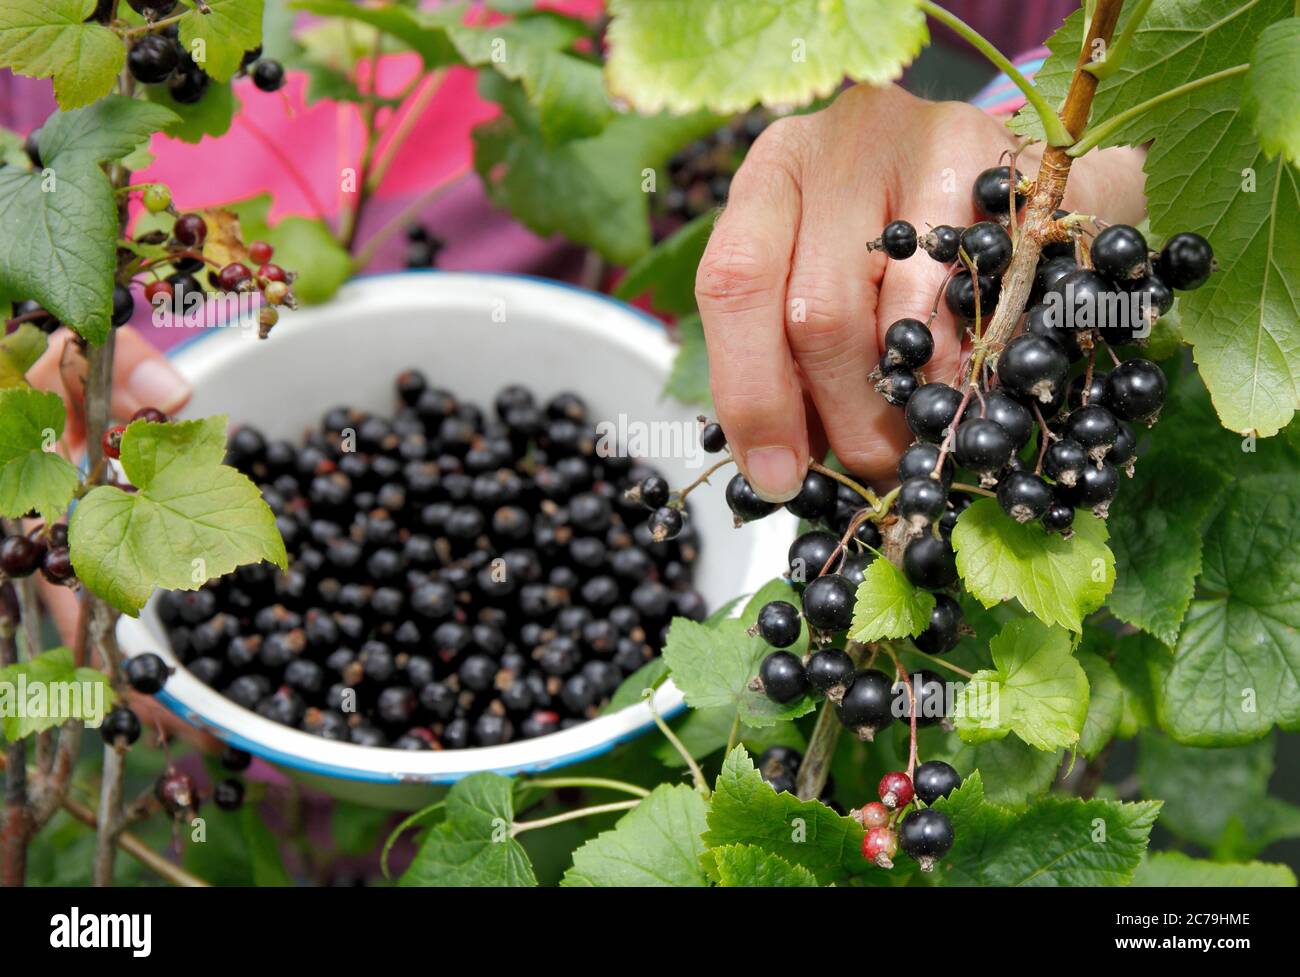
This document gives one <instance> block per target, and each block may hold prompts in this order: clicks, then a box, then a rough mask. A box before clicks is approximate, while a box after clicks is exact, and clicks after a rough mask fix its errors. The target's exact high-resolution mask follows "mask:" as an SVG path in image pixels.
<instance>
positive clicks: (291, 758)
mask: <svg viewBox="0 0 1300 977" xmlns="http://www.w3.org/2000/svg"><path fill="white" fill-rule="evenodd" d="M441 274H466V275H482V276H488V277H492V278H506V279H520V280H523V281H528V282H534V283H536V284H539V285H547V286H550V287H552V288H557V289H561V290H563V291H568V292H578V293H580V294H581V295H584V296H587V297H588V298H595V299H600V300H601V301H603V302H607V303H609V304H610V305H614V306H616V307H618V309H619V310H620V311H622V312H631V313H633V314H634V315H636V316H637V318H639V319H641V320H642V321H644V322H646V323H649V324H651V325H653V326H655V327H656V328H657V329H659V330H660V331H666V327H665V325H664V323H663V321H662V320H660V319H657V318H655V317H654V316H652V315H650V314H649V313H648V312H646V311H645V310H643V309H638V308H636V307H635V306H633V305H631V304H629V303H627V302H624V301H622V300H621V299H616V298H614V297H612V296H609V295H605V294H603V293H601V292H593V291H591V290H590V289H586V288H582V287H581V286H579V285H571V284H569V283H568V282H561V281H556V280H555V279H552V278H543V277H541V276H539V275H523V274H515V273H509V274H503V273H498V272H474V271H470V272H443V271H442V270H440V269H437V268H429V269H411V270H407V271H379V272H371V273H369V274H362V275H354V276H352V277H351V278H349V279H348V281H347V282H345V283H344V287H346V286H347V285H348V284H350V283H351V282H354V281H360V280H368V279H373V278H399V277H408V276H414V275H441ZM218 334H219V330H216V329H210V330H204V331H202V332H200V333H198V334H197V335H195V336H191V337H189V338H188V339H184V340H182V341H181V342H179V343H177V344H176V345H175V346H171V347H169V348H168V349H167V350H166V351H165V355H166V356H167V357H168V359H170V358H172V357H173V356H174V355H175V354H177V353H179V352H181V351H182V350H186V349H189V348H191V347H193V346H195V345H196V344H198V343H201V342H202V341H203V340H205V339H207V338H209V337H210V336H214V335H218ZM154 698H155V699H157V700H158V701H159V702H160V703H162V705H163V706H165V707H166V708H167V710H168V711H170V712H171V713H172V714H173V715H175V716H179V717H180V718H181V719H183V720H184V721H185V722H186V723H188V724H189V725H190V726H193V727H194V728H195V729H197V730H200V731H202V732H207V733H211V734H212V735H213V736H215V737H217V738H218V739H220V740H222V741H223V742H225V743H228V744H230V745H231V746H234V747H235V748H237V749H240V750H243V751H245V752H246V753H251V754H253V755H254V756H257V757H259V758H261V759H263V760H266V761H267V762H268V763H273V764H275V765H276V766H280V767H288V768H290V769H292V770H300V771H302V772H303V773H309V774H315V775H318V776H323V777H332V778H335V779H339V780H351V781H355V782H365V783H380V784H393V785H401V784H413V785H419V784H450V783H455V782H456V781H458V780H461V779H463V778H465V777H468V776H471V775H472V774H473V773H475V772H479V773H482V772H487V773H496V774H500V775H502V776H511V775H513V774H519V773H540V772H542V771H546V770H554V769H557V768H559V767H568V766H572V765H573V764H575V763H581V762H582V761H584V760H591V759H594V758H595V757H598V756H603V755H604V754H606V753H608V752H609V751H610V750H612V749H614V747H616V746H618V745H619V744H621V743H625V742H627V741H628V740H631V739H635V738H636V737H638V736H642V735H644V734H645V733H647V732H649V730H650V728H651V727H652V726H654V725H655V722H654V718H653V717H651V718H648V719H647V720H646V721H645V722H643V723H641V724H640V725H638V726H636V727H635V728H633V729H630V730H627V731H625V732H623V733H620V734H619V735H617V736H614V737H612V738H610V739H607V740H603V741H602V742H600V743H598V744H597V745H595V746H591V747H587V748H586V749H582V750H578V751H576V752H574V753H567V754H564V755H563V756H559V757H554V758H552V759H550V760H546V761H541V762H538V763H529V764H519V765H510V766H504V767H491V768H485V769H484V770H483V771H467V772H460V773H448V774H429V775H418V774H402V773H392V774H384V773H377V772H375V771H371V770H358V769H356V768H355V767H348V766H342V765H338V764H326V763H317V762H315V761H312V760H304V759H303V758H302V757H300V756H298V755H296V754H293V753H286V752H284V751H282V750H278V749H276V748H275V747H271V746H267V745H266V744H264V743H258V742H257V741H255V740H251V739H249V738H248V737H247V736H244V735H243V734H242V733H236V732H234V731H233V730H230V729H227V728H226V727H225V726H223V725H221V724H220V723H216V722H213V721H212V720H210V719H208V718H207V717H206V716H204V715H202V714H200V713H199V712H198V711H197V710H195V709H193V708H191V707H190V706H187V705H185V704H184V703H182V702H181V701H180V700H178V699H176V698H175V697H174V696H172V695H171V694H170V693H168V692H167V691H165V690H164V691H161V692H159V693H158V694H157V695H155V696H154ZM629 708H631V707H629ZM685 709H686V704H685V703H681V704H679V705H677V706H674V707H673V708H671V709H668V710H665V712H664V716H663V718H665V719H672V718H674V717H676V716H678V715H680V714H681V713H682V711H683V710H685Z"/></svg>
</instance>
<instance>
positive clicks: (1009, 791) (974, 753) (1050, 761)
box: [898, 727, 1062, 810]
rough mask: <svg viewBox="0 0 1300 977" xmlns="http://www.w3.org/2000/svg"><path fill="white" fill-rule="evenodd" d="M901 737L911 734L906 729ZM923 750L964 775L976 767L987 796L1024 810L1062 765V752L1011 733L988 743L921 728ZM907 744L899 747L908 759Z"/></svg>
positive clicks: (1049, 782)
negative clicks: (971, 741) (1031, 742)
mask: <svg viewBox="0 0 1300 977" xmlns="http://www.w3.org/2000/svg"><path fill="white" fill-rule="evenodd" d="M898 735H899V737H900V739H901V738H903V737H904V736H905V735H907V734H906V733H905V732H904V730H903V728H900V731H899V734H898ZM917 738H918V743H919V744H920V752H921V755H922V756H923V757H925V758H926V759H927V760H943V761H945V762H947V763H950V764H951V765H952V766H953V767H954V768H955V769H956V770H957V772H958V773H960V774H961V775H962V776H963V777H968V776H970V774H972V773H974V772H975V771H976V770H978V771H979V772H980V777H981V778H982V781H983V787H984V796H985V797H986V798H987V799H988V800H989V801H990V802H991V803H994V804H1000V805H1002V806H1003V807H1006V808H1010V809H1012V810H1023V809H1024V808H1025V807H1027V806H1028V805H1029V804H1030V802H1032V801H1033V799H1034V798H1036V797H1038V796H1039V795H1041V794H1042V793H1043V792H1044V791H1046V790H1047V789H1048V788H1049V787H1051V786H1052V781H1054V780H1055V779H1056V774H1057V771H1058V770H1060V768H1061V756H1062V754H1061V752H1060V751H1058V752H1055V753H1051V752H1048V751H1046V750H1038V749H1035V748H1034V747H1032V746H1030V745H1029V744H1027V743H1026V742H1025V741H1024V740H1022V739H1020V737H1018V736H1007V737H1004V738H1003V739H1000V740H990V741H988V742H986V743H964V742H962V740H961V737H959V736H958V735H957V734H956V733H955V732H952V733H949V732H946V731H944V730H943V729H941V728H939V727H930V728H929V729H922V730H918V731H917ZM906 750H907V746H906V744H902V745H901V746H900V749H899V753H900V755H901V756H903V757H904V758H906V756H907V752H906Z"/></svg>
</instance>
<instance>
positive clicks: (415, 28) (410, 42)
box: [293, 0, 465, 68]
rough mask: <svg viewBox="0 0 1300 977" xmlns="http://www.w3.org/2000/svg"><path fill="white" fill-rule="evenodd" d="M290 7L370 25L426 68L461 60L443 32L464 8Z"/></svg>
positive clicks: (322, 0) (313, 2) (303, 3)
mask: <svg viewBox="0 0 1300 977" xmlns="http://www.w3.org/2000/svg"><path fill="white" fill-rule="evenodd" d="M293 7H294V8H295V9H297V10H306V11H308V12H309V13H313V14H320V15H321V16H323V17H341V18H344V19H346V20H356V21H361V22H362V23H364V24H369V25H370V26H371V27H375V28H377V29H379V30H381V31H383V32H384V33H385V34H388V35H389V36H391V37H394V38H396V39H397V40H399V41H401V42H402V43H403V44H405V45H406V46H407V47H409V48H410V49H411V50H412V51H415V52H416V53H417V54H418V55H419V56H420V58H421V60H423V61H424V66H425V67H426V68H440V67H443V66H445V65H452V64H459V63H460V60H461V59H460V56H459V55H458V54H457V52H456V48H455V46H454V45H453V44H452V43H451V39H450V38H449V37H448V36H447V30H446V29H447V27H448V26H451V25H454V24H459V23H460V19H461V17H462V16H463V15H464V12H465V5H464V4H461V3H456V4H452V5H451V6H448V7H442V8H439V9H438V10H434V11H427V12H421V11H418V10H413V9H411V8H409V7H404V6H401V5H399V4H389V5H388V6H385V7H362V6H358V5H357V4H354V3H351V2H350V0H297V2H295V3H294V4H293Z"/></svg>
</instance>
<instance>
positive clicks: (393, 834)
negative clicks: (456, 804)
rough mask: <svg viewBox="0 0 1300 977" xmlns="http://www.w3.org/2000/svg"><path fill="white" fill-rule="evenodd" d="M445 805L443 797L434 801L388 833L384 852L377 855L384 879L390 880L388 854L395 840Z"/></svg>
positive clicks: (408, 816)
mask: <svg viewBox="0 0 1300 977" xmlns="http://www.w3.org/2000/svg"><path fill="white" fill-rule="evenodd" d="M446 805H447V799H446V798H445V797H444V798H443V799H442V800H439V801H434V802H433V803H432V804H430V805H428V806H427V807H422V808H420V810H418V811H416V812H415V813H414V814H409V815H407V816H406V818H404V819H403V820H402V823H401V824H399V825H398V826H397V827H396V828H394V829H393V830H392V831H390V832H389V833H388V840H387V841H385V842H384V850H383V851H382V852H381V853H380V855H379V870H380V871H381V872H383V873H384V878H386V879H388V878H392V876H391V875H389V874H388V853H389V852H391V851H392V850H393V845H395V844H397V839H398V838H400V837H401V836H402V835H403V834H405V833H406V831H407V829H409V828H413V827H415V826H416V825H417V824H419V823H420V822H421V821H423V820H424V819H425V818H427V817H428V816H429V815H430V814H432V813H433V812H434V811H437V810H438V809H439V808H442V807H446Z"/></svg>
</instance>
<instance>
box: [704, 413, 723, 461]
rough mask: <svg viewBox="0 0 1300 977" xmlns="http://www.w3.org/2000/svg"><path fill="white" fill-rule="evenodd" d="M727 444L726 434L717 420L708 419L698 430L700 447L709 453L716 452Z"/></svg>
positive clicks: (713, 453)
mask: <svg viewBox="0 0 1300 977" xmlns="http://www.w3.org/2000/svg"><path fill="white" fill-rule="evenodd" d="M726 446H727V435H726V434H725V433H723V430H722V425H721V424H719V423H718V422H717V421H710V422H709V423H708V424H705V425H704V428H703V429H702V430H701V431H700V447H702V448H703V449H704V450H705V451H707V452H708V453H709V454H711V455H715V454H717V453H718V452H719V451H721V450H722V449H723V448H725V447H726Z"/></svg>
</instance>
